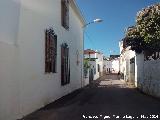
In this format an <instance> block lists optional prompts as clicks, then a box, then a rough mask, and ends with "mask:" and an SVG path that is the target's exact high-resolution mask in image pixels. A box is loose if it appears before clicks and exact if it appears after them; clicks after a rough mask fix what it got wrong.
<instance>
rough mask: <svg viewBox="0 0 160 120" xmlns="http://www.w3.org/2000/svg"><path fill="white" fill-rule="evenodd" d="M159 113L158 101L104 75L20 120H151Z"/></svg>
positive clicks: (116, 77)
mask: <svg viewBox="0 0 160 120" xmlns="http://www.w3.org/2000/svg"><path fill="white" fill-rule="evenodd" d="M159 112H160V101H159V100H157V99H155V98H152V97H150V96H147V95H144V94H142V93H140V92H139V91H137V90H136V88H129V87H128V86H127V85H126V84H125V83H124V82H123V81H121V80H119V79H118V76H117V75H106V76H103V77H101V78H99V79H98V80H96V81H93V82H92V84H90V85H88V86H86V87H85V88H83V89H79V90H77V91H75V92H73V93H71V94H69V95H67V96H64V97H62V98H61V99H59V100H57V101H55V102H53V103H51V104H49V105H47V106H46V107H44V108H42V109H40V110H38V111H36V112H34V113H32V114H31V115H29V116H27V117H25V118H24V119H23V120H83V119H84V120H85V119H86V120H88V119H92V120H94V119H98V120H104V119H107V120H115V119H120V120H121V119H124V120H125V119H128V120H129V119H131V118H132V119H135V120H137V119H142V118H143V119H147V120H151V117H154V116H151V115H155V117H157V115H159ZM127 116H128V118H127ZM145 117H146V118H145ZM147 117H148V118H147ZM159 117H160V116H158V118H159ZM154 120H156V118H155V119H154ZM157 120H158V119H157Z"/></svg>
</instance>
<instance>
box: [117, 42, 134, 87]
mask: <svg viewBox="0 0 160 120" xmlns="http://www.w3.org/2000/svg"><path fill="white" fill-rule="evenodd" d="M119 47H120V72H121V73H122V74H123V77H124V80H125V81H130V82H132V83H133V84H134V83H135V55H136V54H135V51H132V50H130V46H129V47H127V48H123V41H120V43H119Z"/></svg>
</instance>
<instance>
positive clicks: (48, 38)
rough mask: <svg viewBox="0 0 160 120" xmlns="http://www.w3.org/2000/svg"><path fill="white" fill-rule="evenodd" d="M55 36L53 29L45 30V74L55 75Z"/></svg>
mask: <svg viewBox="0 0 160 120" xmlns="http://www.w3.org/2000/svg"><path fill="white" fill-rule="evenodd" d="M56 64H57V35H56V34H55V32H54V30H53V28H49V29H46V30H45V73H56V68H57V65H56Z"/></svg>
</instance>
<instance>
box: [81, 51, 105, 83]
mask: <svg viewBox="0 0 160 120" xmlns="http://www.w3.org/2000/svg"><path fill="white" fill-rule="evenodd" d="M84 58H85V59H88V60H89V64H90V72H91V73H90V74H93V80H96V79H98V78H99V77H101V76H102V75H103V53H100V52H98V51H95V50H91V49H87V50H85V51H84ZM91 76H92V75H91Z"/></svg>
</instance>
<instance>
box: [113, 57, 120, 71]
mask: <svg viewBox="0 0 160 120" xmlns="http://www.w3.org/2000/svg"><path fill="white" fill-rule="evenodd" d="M112 69H113V70H114V71H113V73H118V72H119V58H117V59H115V60H112Z"/></svg>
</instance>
